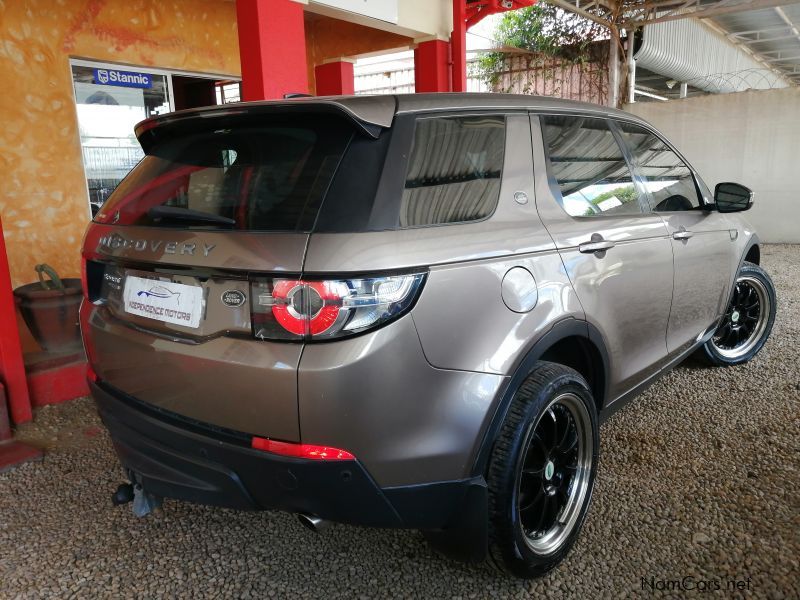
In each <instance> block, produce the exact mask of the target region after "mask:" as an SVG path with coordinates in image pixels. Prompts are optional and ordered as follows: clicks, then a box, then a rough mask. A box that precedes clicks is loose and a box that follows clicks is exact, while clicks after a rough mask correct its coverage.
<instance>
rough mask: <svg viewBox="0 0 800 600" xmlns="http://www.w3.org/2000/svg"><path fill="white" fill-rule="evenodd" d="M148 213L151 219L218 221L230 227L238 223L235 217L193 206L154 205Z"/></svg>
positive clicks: (199, 221) (198, 221)
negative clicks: (230, 217)
mask: <svg viewBox="0 0 800 600" xmlns="http://www.w3.org/2000/svg"><path fill="white" fill-rule="evenodd" d="M147 215H148V216H149V217H150V218H151V219H167V220H175V221H195V222H197V223H218V224H220V225H228V226H230V227H233V226H234V225H236V221H235V220H234V219H229V218H228V217H223V216H221V215H215V214H212V213H207V212H203V211H201V210H192V209H191V208H180V207H178V206H153V207H152V208H151V209H150V210H148V211H147Z"/></svg>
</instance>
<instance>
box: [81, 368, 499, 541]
mask: <svg viewBox="0 0 800 600" xmlns="http://www.w3.org/2000/svg"><path fill="white" fill-rule="evenodd" d="M90 388H91V392H92V395H93V396H94V399H95V401H96V403H97V408H98V411H99V413H100V416H101V418H102V419H103V422H104V423H105V425H106V427H107V428H108V430H109V432H110V434H111V439H112V441H113V444H114V448H115V450H116V452H117V455H118V456H119V458H120V461H121V463H122V465H123V466H124V467H125V468H126V469H127V470H128V471H129V472H132V474H133V475H134V476H135V477H136V479H137V481H138V482H139V483H141V484H142V486H143V487H144V489H145V490H146V491H148V492H150V493H152V494H155V495H157V496H163V497H168V498H176V499H180V500H186V501H190V502H197V503H201V504H208V505H214V506H223V507H229V508H236V509H244V510H262V509H277V510H284V511H289V512H305V513H310V514H314V515H317V516H319V517H321V518H323V519H329V520H332V521H338V522H343V523H350V524H355V525H367V526H376V527H406V528H413V529H426V530H442V529H447V528H448V527H454V526H455V524H463V522H464V520H465V519H466V520H467V521H470V522H472V521H473V520H475V521H476V522H478V523H481V522H484V523H485V520H486V511H485V497H486V487H485V483H484V482H483V479H482V478H475V479H465V480H456V481H445V482H436V483H426V484H422V485H408V486H399V487H387V488H381V487H379V486H378V485H377V484H376V483H375V481H374V480H373V478H372V477H371V476H370V474H369V473H368V472H367V470H366V469H365V468H364V466H363V465H362V464H361V463H360V462H359V461H358V460H355V461H318V460H306V459H297V458H289V457H284V456H280V455H276V454H270V453H266V452H261V451H259V450H253V449H252V448H250V446H249V443H250V439H249V437H248V436H246V435H244V434H239V433H237V432H233V431H228V430H222V429H216V428H213V427H211V426H209V425H206V424H203V423H199V422H196V421H189V420H187V419H184V418H182V417H179V416H177V415H174V414H172V413H168V412H166V411H164V410H162V409H158V408H155V407H153V406H152V405H149V404H146V403H144V402H141V401H139V400H136V399H135V398H132V397H130V396H127V395H126V394H124V393H122V392H120V391H118V390H116V389H114V388H112V387H111V386H109V385H107V384H104V383H102V382H98V383H90ZM460 526H461V525H459V527H460Z"/></svg>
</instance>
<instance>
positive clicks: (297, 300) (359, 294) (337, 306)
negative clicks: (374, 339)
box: [250, 273, 425, 340]
mask: <svg viewBox="0 0 800 600" xmlns="http://www.w3.org/2000/svg"><path fill="white" fill-rule="evenodd" d="M424 278H425V276H424V274H423V273H414V274H410V275H390V276H384V277H367V278H358V279H337V280H322V281H310V280H301V279H256V280H253V281H252V282H251V290H250V291H251V294H250V297H251V298H252V299H253V300H252V304H251V307H252V315H251V316H252V321H253V334H254V335H255V337H257V338H259V339H295V340H300V339H312V340H313V339H330V338H337V337H344V336H348V335H353V334H355V333H360V332H362V331H366V330H368V329H372V328H374V327H378V326H380V325H383V324H385V323H387V322H388V321H390V320H393V319H396V318H397V317H399V316H400V315H402V314H403V313H404V312H405V311H406V310H408V308H409V307H410V306H411V305H412V304H413V302H414V299H415V298H416V297H417V295H418V294H419V290H420V289H421V287H422V282H423V280H424Z"/></svg>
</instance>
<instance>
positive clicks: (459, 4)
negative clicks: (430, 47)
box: [450, 0, 467, 92]
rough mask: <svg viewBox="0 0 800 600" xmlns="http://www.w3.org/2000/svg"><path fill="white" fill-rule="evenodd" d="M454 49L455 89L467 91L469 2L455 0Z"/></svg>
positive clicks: (451, 42)
mask: <svg viewBox="0 0 800 600" xmlns="http://www.w3.org/2000/svg"><path fill="white" fill-rule="evenodd" d="M450 46H451V48H452V49H453V91H454V92H466V91H467V3H466V0H453V33H452V34H451V35H450Z"/></svg>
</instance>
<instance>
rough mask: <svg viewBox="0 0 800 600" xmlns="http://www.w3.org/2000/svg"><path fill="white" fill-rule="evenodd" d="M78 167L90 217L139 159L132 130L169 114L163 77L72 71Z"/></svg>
mask: <svg viewBox="0 0 800 600" xmlns="http://www.w3.org/2000/svg"><path fill="white" fill-rule="evenodd" d="M72 79H73V82H74V85H75V101H76V103H77V110H78V127H79V131H80V140H81V151H82V153H83V165H84V169H85V170H86V183H87V186H88V188H89V204H90V205H91V208H92V215H94V214H95V213H96V212H97V210H98V209H99V207H100V206H102V204H103V203H104V202H105V201H106V199H107V198H108V197H109V196H110V195H111V192H113V191H114V188H116V187H117V184H119V182H120V181H122V178H123V177H125V175H127V174H128V172H129V171H130V170H131V169H133V167H135V166H136V164H137V163H138V162H139V161H140V160H141V159H142V158H143V157H144V152H142V148H141V146H140V145H139V142H138V141H137V140H136V136H135V135H134V133H133V128H134V125H136V123H138V122H139V121H142V120H144V119H146V118H148V117H151V116H155V115H159V114H162V113H165V112H169V109H170V107H169V99H168V88H167V77H166V76H165V75H155V74H152V73H145V72H134V71H132V70H130V69H129V68H126V69H125V70H123V69H112V68H104V67H89V66H79V65H73V66H72Z"/></svg>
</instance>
